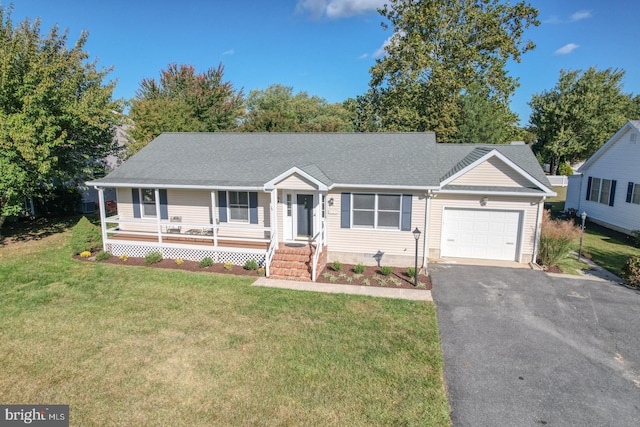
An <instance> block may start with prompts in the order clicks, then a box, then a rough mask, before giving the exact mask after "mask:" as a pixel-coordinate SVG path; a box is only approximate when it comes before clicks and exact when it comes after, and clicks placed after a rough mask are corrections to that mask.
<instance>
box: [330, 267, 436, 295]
mask: <svg viewBox="0 0 640 427" xmlns="http://www.w3.org/2000/svg"><path fill="white" fill-rule="evenodd" d="M353 267H355V266H354V265H350V264H344V265H343V266H342V270H340V271H333V270H332V269H331V265H330V264H327V266H326V267H325V268H324V269H323V270H322V271H321V272H320V275H319V276H318V279H317V282H318V283H333V284H339V285H364V286H371V287H375V288H396V289H428V290H431V276H424V275H419V276H418V282H419V283H422V284H424V286H421V287H415V286H414V285H413V277H409V276H407V274H406V273H407V269H406V268H402V267H392V269H393V272H392V273H391V274H390V275H388V276H384V275H383V274H382V272H381V271H380V267H371V266H367V267H366V270H365V271H364V273H362V276H361V277H358V278H356V277H354V275H355V273H354V272H353ZM349 277H350V278H351V281H349V280H348V279H347V278H349ZM365 279H366V280H365ZM382 280H385V281H386V282H384V283H383V282H382ZM394 281H395V282H394ZM367 282H368V283H369V284H368V285H367Z"/></svg>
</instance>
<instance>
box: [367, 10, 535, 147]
mask: <svg viewBox="0 0 640 427" xmlns="http://www.w3.org/2000/svg"><path fill="white" fill-rule="evenodd" d="M380 13H381V14H382V15H383V16H384V17H385V18H386V19H387V20H388V22H389V23H390V26H391V27H392V29H393V35H392V36H391V38H390V39H389V41H388V43H387V44H386V47H385V51H386V56H385V57H383V58H381V59H378V60H377V61H376V64H375V65H374V66H373V67H372V68H371V71H370V72H371V81H370V90H369V92H368V93H367V94H365V95H364V96H362V97H359V98H358V102H359V103H360V104H367V103H368V104H370V105H371V106H372V107H371V108H370V109H369V110H372V112H373V115H372V116H371V117H365V118H363V119H360V120H359V122H360V123H363V124H368V125H370V124H372V123H373V124H374V125H375V127H376V128H377V129H381V130H412V131H429V130H432V131H436V132H437V133H438V139H439V140H440V141H442V142H450V141H453V140H455V136H456V134H457V127H456V124H457V123H458V120H459V114H460V104H459V98H460V96H461V95H462V94H463V93H464V91H465V89H469V88H470V86H471V85H472V84H477V85H479V87H481V88H482V89H483V90H485V91H486V93H487V94H488V96H489V98H490V99H491V100H492V101H493V102H496V103H499V104H502V105H505V106H506V105H507V104H508V101H509V98H510V96H511V95H512V94H513V92H514V90H515V87H516V85H517V81H516V79H515V78H513V77H510V76H509V75H508V74H507V71H506V69H505V66H506V64H507V61H508V60H514V61H517V62H519V61H520V56H521V55H522V54H524V53H525V52H527V51H528V50H530V49H533V47H534V45H533V43H532V42H531V41H524V40H523V39H522V35H523V32H524V30H525V29H526V28H528V27H529V26H530V25H538V24H539V22H538V21H537V19H536V17H537V14H538V11H537V10H536V9H534V8H532V7H531V6H529V5H528V4H525V3H524V2H520V3H517V4H515V5H513V6H512V5H510V4H509V3H505V2H502V1H501V0H465V1H454V2H452V1H447V0H430V1H428V0H419V1H415V0H391V1H390V2H388V3H387V4H386V5H385V6H384V8H382V9H381V10H380ZM383 27H384V28H385V29H386V28H387V25H386V24H383ZM360 109H361V110H363V111H365V112H368V111H369V110H368V109H367V108H366V107H364V106H363V107H361V108H360Z"/></svg>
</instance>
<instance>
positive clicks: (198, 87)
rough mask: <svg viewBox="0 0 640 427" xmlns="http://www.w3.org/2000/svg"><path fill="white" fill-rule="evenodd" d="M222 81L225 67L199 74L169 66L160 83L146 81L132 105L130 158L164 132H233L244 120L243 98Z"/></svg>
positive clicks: (189, 68) (163, 72) (178, 66)
mask: <svg viewBox="0 0 640 427" xmlns="http://www.w3.org/2000/svg"><path fill="white" fill-rule="evenodd" d="M223 78H224V67H223V66H222V64H219V65H218V68H210V69H208V70H207V71H205V72H203V73H200V74H197V73H196V71H195V69H194V67H193V66H191V65H177V64H170V65H169V66H168V67H167V69H166V70H162V71H161V72H160V80H159V81H158V82H156V80H155V79H153V78H151V79H143V80H142V82H141V83H140V88H139V89H138V91H137V92H136V97H135V98H134V99H133V100H132V101H131V110H130V112H129V116H130V118H131V120H132V122H133V123H132V129H131V130H130V131H129V137H130V142H129V144H128V151H129V153H128V154H129V155H131V154H133V153H135V152H137V151H138V150H140V149H141V148H142V147H144V146H145V145H147V144H148V143H149V142H150V141H151V140H152V139H154V138H155V137H157V136H158V135H160V134H161V133H162V132H219V131H228V130H234V129H235V128H236V127H237V122H238V119H239V118H240V117H241V116H242V112H243V111H242V109H243V102H244V101H243V94H242V90H238V91H236V90H235V89H234V87H233V84H232V83H231V82H229V81H223Z"/></svg>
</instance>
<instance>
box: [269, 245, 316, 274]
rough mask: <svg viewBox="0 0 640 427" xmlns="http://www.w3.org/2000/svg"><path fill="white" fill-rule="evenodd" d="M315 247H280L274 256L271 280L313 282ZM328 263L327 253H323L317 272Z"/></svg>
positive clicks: (270, 272) (270, 271)
mask: <svg viewBox="0 0 640 427" xmlns="http://www.w3.org/2000/svg"><path fill="white" fill-rule="evenodd" d="M314 251H315V246H312V245H307V244H305V245H304V246H300V247H298V246H295V247H293V246H285V245H283V246H280V248H278V249H277V250H276V251H275V253H274V254H273V260H272V261H271V267H270V270H269V278H270V279H286V280H299V281H303V282H310V281H311V272H312V264H313V254H314ZM326 263H327V251H326V247H325V250H323V251H322V253H321V254H320V258H319V259H318V267H317V271H318V272H320V271H322V269H323V268H324V266H325V264H326Z"/></svg>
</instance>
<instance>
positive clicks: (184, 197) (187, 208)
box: [118, 188, 270, 238]
mask: <svg viewBox="0 0 640 427" xmlns="http://www.w3.org/2000/svg"><path fill="white" fill-rule="evenodd" d="M215 196H216V204H218V193H217V192H216V194H215ZM269 197H270V196H269V194H266V193H263V192H258V224H244V223H233V222H232V223H223V224H221V226H222V229H221V230H220V231H219V236H221V237H246V238H265V232H264V231H263V230H256V228H258V227H264V226H266V227H268V226H269V224H270V220H269V203H270V198H269ZM218 210H219V207H218V206H217V207H216V209H215V213H214V215H215V218H216V220H217V219H219V211H218ZM167 211H168V214H169V218H171V217H175V216H179V217H181V221H180V223H181V224H184V225H183V226H182V230H181V231H182V232H183V233H184V232H186V231H188V230H189V229H190V228H198V227H199V226H200V225H202V226H205V225H207V224H211V220H212V212H211V191H208V190H183V189H168V190H167ZM118 215H119V216H120V219H123V220H135V221H141V222H140V223H139V224H121V226H120V227H121V229H122V230H127V231H134V230H135V231H150V232H156V231H157V225H156V219H154V218H134V216H133V201H132V197H131V188H119V189H118ZM165 221H166V220H165ZM146 223H148V224H149V225H148V226H147V225H146ZM189 224H191V225H189ZM225 226H227V227H230V226H231V227H237V228H232V229H231V228H228V229H226V230H225V229H224V228H225ZM266 236H267V237H268V233H267V234H266Z"/></svg>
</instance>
